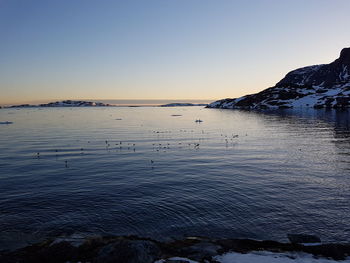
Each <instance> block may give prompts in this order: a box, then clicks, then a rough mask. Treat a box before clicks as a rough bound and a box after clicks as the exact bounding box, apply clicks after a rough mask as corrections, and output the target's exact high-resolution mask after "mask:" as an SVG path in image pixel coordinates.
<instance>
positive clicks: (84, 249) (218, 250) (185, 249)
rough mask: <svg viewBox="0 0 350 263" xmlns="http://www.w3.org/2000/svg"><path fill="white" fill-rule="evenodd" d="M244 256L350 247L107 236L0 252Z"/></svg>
mask: <svg viewBox="0 0 350 263" xmlns="http://www.w3.org/2000/svg"><path fill="white" fill-rule="evenodd" d="M232 251H233V252H237V253H248V252H251V251H271V252H279V253H280V252H305V253H309V254H312V255H314V256H316V257H327V258H332V259H335V260H342V259H345V258H346V257H347V256H348V255H350V244H321V245H311V246H304V245H302V244H298V243H280V242H276V241H258V240H252V239H210V238H204V237H191V238H186V239H184V240H175V241H172V242H158V241H155V240H151V239H147V238H139V237H135V236H117V237H113V236H109V237H93V238H88V239H86V240H85V241H84V242H83V243H82V244H80V245H79V246H77V245H76V244H72V243H70V242H68V241H60V242H57V241H46V242H43V243H40V244H36V245H32V246H28V247H25V248H22V249H18V250H16V251H11V252H10V251H7V252H6V251H3V252H0V262H1V263H15V262H16V263H34V262H35V263H40V262H45V263H61V262H71V263H73V262H91V263H100V262H104V263H108V262H111V263H112V262H122V263H153V262H155V261H156V260H160V259H167V260H166V261H165V262H168V263H170V262H171V263H174V262H176V263H180V262H186V261H184V260H181V259H180V260H177V259H176V260H175V259H171V258H172V257H182V258H188V259H191V260H195V261H197V262H215V260H214V259H213V256H215V255H221V254H224V253H227V252H232ZM169 258H170V260H169Z"/></svg>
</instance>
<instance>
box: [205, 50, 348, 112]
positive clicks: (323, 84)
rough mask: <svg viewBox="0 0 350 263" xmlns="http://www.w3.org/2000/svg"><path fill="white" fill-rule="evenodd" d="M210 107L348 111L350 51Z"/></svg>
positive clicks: (217, 102)
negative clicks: (259, 90) (265, 86)
mask: <svg viewBox="0 0 350 263" xmlns="http://www.w3.org/2000/svg"><path fill="white" fill-rule="evenodd" d="M207 107H208V108H227V109H276V108H300V107H314V108H347V107H350V48H344V49H343V50H342V51H341V53H340V57H339V58H338V59H336V60H335V61H334V62H332V63H330V64H322V65H314V66H308V67H303V68H299V69H296V70H293V71H291V72H289V73H288V74H287V75H286V76H285V77H284V78H283V79H282V80H281V81H279V82H278V83H277V84H276V85H275V86H274V87H271V88H268V89H265V90H263V91H261V92H259V93H256V94H251V95H246V96H243V97H240V98H236V99H223V100H218V101H215V102H213V103H210V104H209V105H208V106H207Z"/></svg>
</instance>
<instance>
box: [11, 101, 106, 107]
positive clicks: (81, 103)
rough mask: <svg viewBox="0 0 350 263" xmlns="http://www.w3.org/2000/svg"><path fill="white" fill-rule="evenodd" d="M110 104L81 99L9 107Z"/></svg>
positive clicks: (95, 105) (104, 105)
mask: <svg viewBox="0 0 350 263" xmlns="http://www.w3.org/2000/svg"><path fill="white" fill-rule="evenodd" d="M110 106H112V105H110V104H105V103H102V102H92V101H81V100H63V101H56V102H50V103H46V104H38V105H30V104H21V105H13V106H10V107H9V108H32V107H110Z"/></svg>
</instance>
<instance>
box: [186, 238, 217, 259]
mask: <svg viewBox="0 0 350 263" xmlns="http://www.w3.org/2000/svg"><path fill="white" fill-rule="evenodd" d="M220 249H221V246H220V245H217V244H213V243H210V242H199V243H196V244H194V245H192V246H189V247H184V248H183V249H182V250H181V254H182V255H185V256H186V257H188V258H190V259H193V260H196V261H202V260H203V259H206V258H211V257H212V256H215V255H217V254H218V251H219V250H220Z"/></svg>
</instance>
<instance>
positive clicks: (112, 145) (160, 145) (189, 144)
mask: <svg viewBox="0 0 350 263" xmlns="http://www.w3.org/2000/svg"><path fill="white" fill-rule="evenodd" d="M171 116H182V115H178V114H174V115H171ZM116 120H122V119H121V118H118V119H116ZM202 122H203V120H201V119H196V120H195V123H197V124H201V123H202ZM178 131H179V132H180V133H194V130H192V129H190V130H188V129H187V130H186V129H180V130H178ZM150 132H151V133H152V134H155V135H156V136H157V138H155V139H154V141H156V142H153V143H152V144H151V147H152V151H153V152H158V153H159V152H163V153H166V152H167V151H168V150H170V149H172V148H174V146H176V147H177V148H178V149H181V148H187V149H192V150H199V149H200V145H201V143H202V141H203V140H208V138H206V137H204V138H203V137H197V138H193V137H192V138H190V139H189V138H182V139H181V138H177V139H178V140H180V141H177V142H175V143H174V142H173V139H171V138H169V137H166V136H164V137H161V136H162V135H168V134H171V133H173V132H172V131H159V130H152V131H150ZM200 134H202V135H205V134H208V133H207V132H205V131H204V130H201V132H200ZM220 136H221V139H222V141H223V143H224V146H225V147H226V148H228V147H229V145H230V143H231V145H232V146H234V145H235V144H236V141H235V139H237V138H238V137H239V135H238V134H232V135H225V134H220ZM246 136H247V134H246ZM79 141H80V140H77V142H79ZM193 141H195V142H193ZM86 143H87V144H88V145H92V144H94V143H98V146H97V147H98V149H99V150H101V149H104V150H105V151H107V152H108V153H110V152H111V151H113V150H115V151H119V152H121V151H124V150H128V151H129V152H130V151H131V152H133V153H136V151H137V146H138V145H137V144H136V143H135V142H130V141H128V140H125V141H120V140H104V141H95V142H92V141H87V142H86ZM102 145H103V146H102ZM142 146H145V145H142ZM142 146H141V147H142ZM91 149H92V148H91V147H90V149H89V147H88V148H83V147H79V148H76V149H74V152H78V155H84V154H85V153H87V152H89V151H90V150H91ZM70 150H71V149H70ZM52 151H54V153H55V157H56V159H58V157H60V153H64V152H67V150H65V149H64V148H62V149H55V150H51V151H45V152H44V153H41V152H37V153H35V154H34V158H35V159H44V158H45V157H46V156H52ZM68 151H69V150H68ZM48 152H49V154H47V153H48ZM63 161H64V167H65V168H69V167H70V164H71V162H72V161H71V160H69V159H65V160H63ZM149 163H150V167H151V169H154V167H155V160H153V159H150V160H149Z"/></svg>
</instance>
